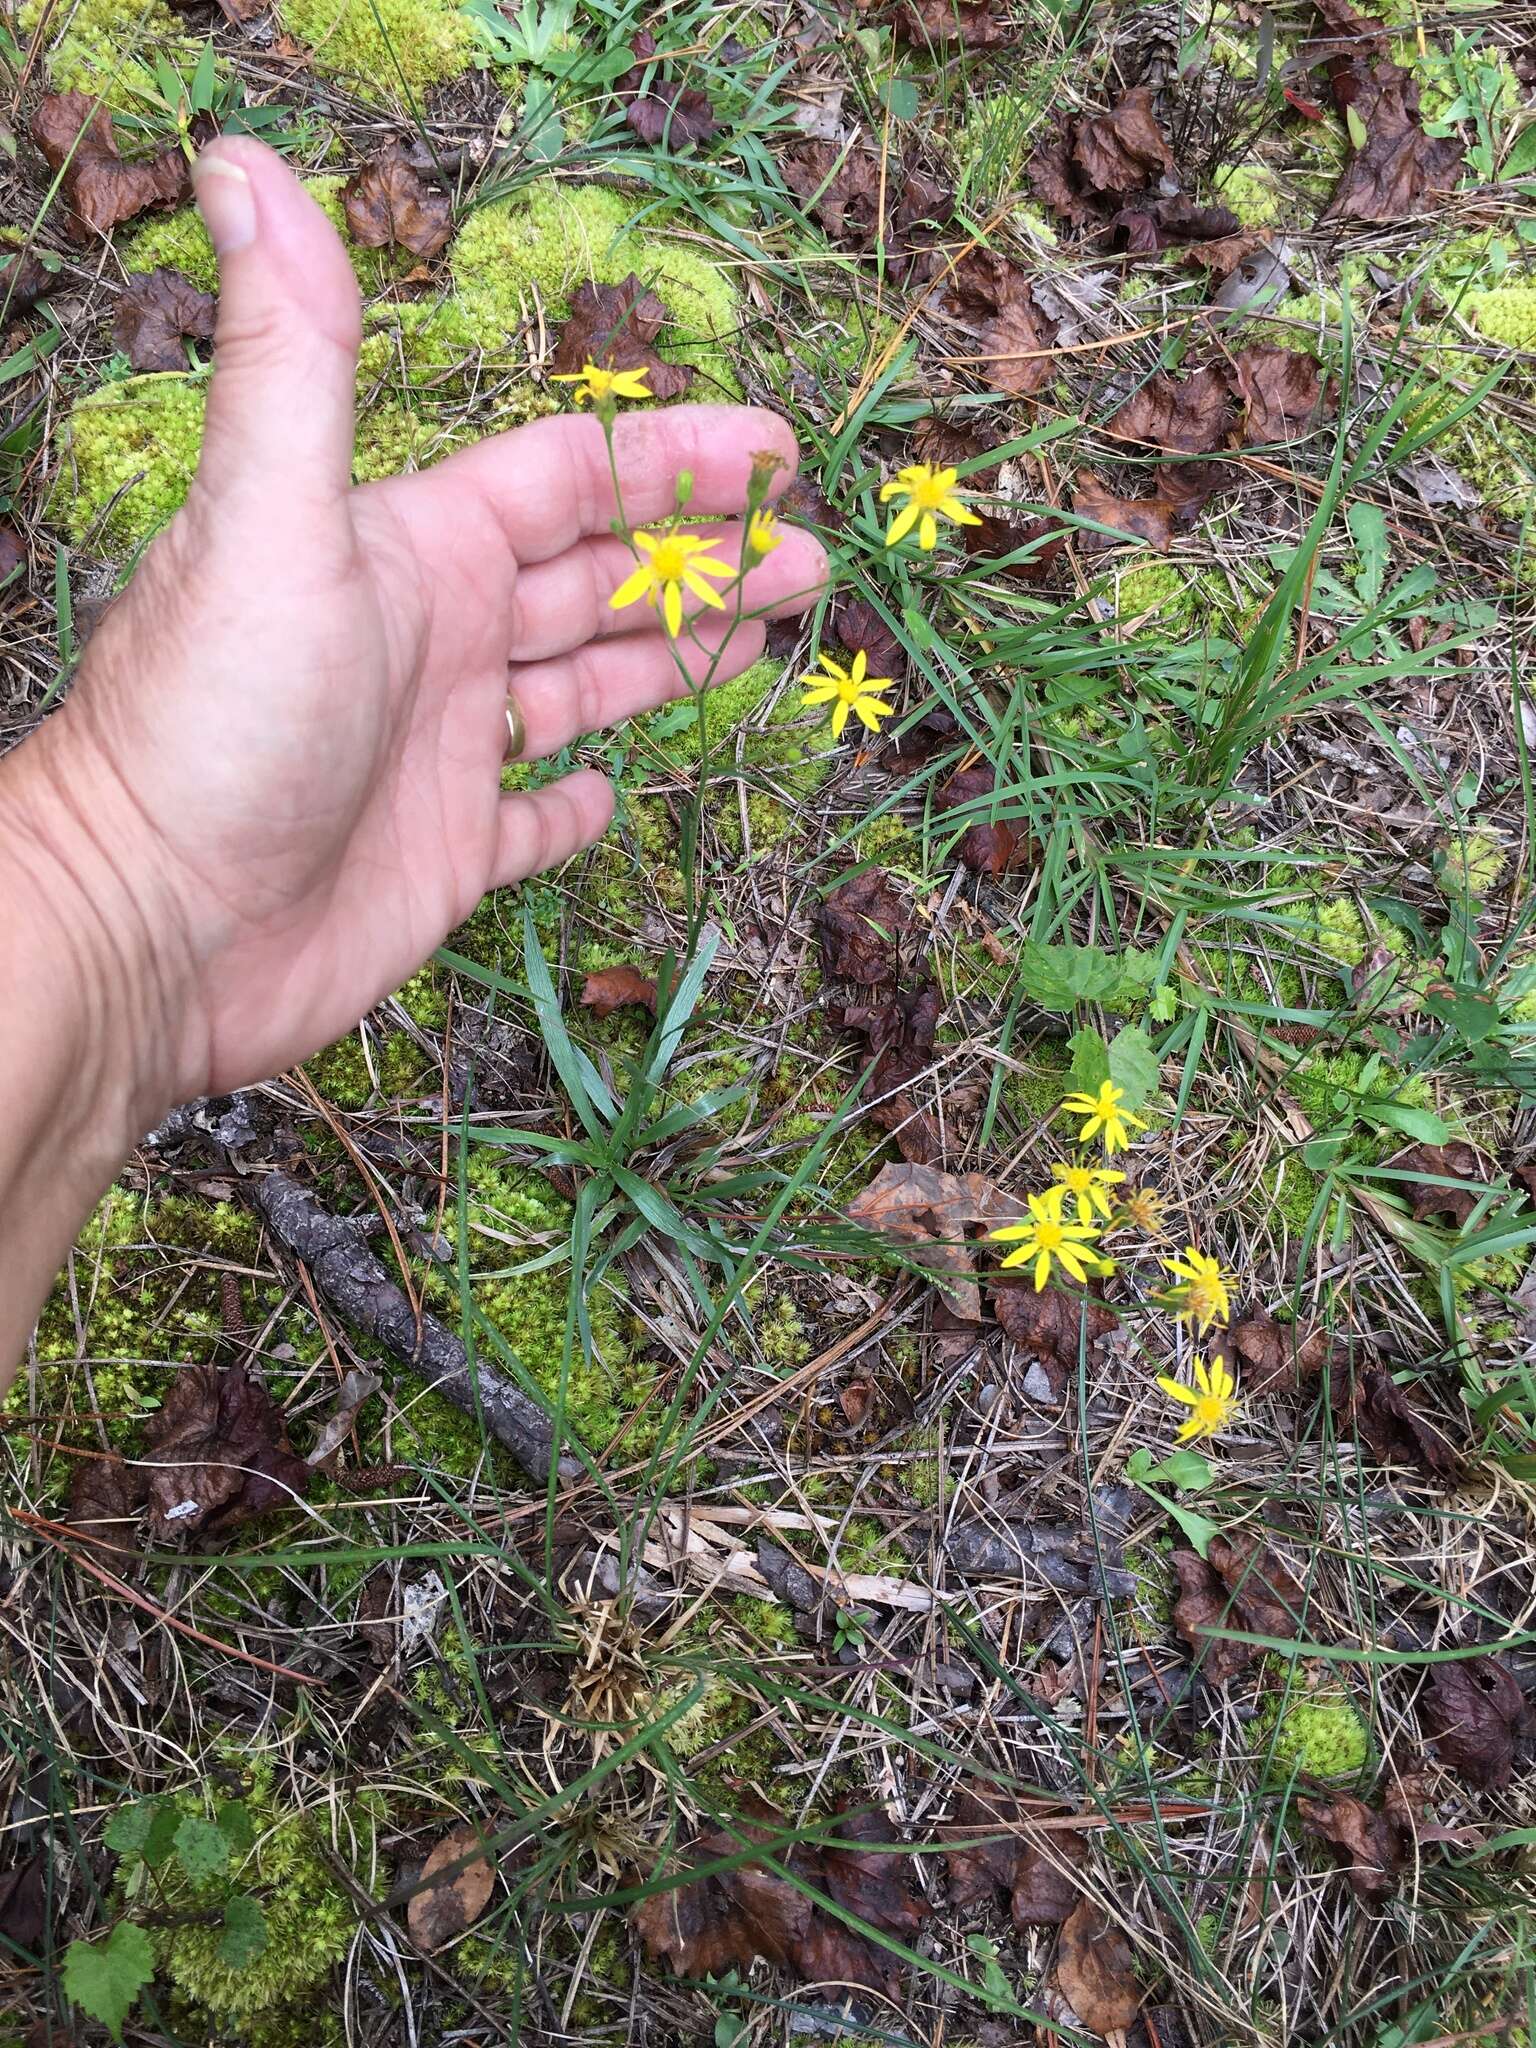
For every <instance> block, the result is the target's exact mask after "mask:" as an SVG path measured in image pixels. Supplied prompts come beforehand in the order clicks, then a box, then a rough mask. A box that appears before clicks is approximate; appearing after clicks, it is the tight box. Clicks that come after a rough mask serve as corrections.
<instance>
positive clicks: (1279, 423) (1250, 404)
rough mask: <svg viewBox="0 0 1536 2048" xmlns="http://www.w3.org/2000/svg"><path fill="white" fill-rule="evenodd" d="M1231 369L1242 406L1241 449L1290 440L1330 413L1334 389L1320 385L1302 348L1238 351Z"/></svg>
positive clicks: (1312, 364)
mask: <svg viewBox="0 0 1536 2048" xmlns="http://www.w3.org/2000/svg"><path fill="white" fill-rule="evenodd" d="M1232 370H1233V374H1234V377H1235V380H1236V385H1237V396H1238V399H1239V401H1240V403H1241V405H1242V407H1243V411H1242V417H1241V420H1240V423H1239V426H1238V434H1237V438H1238V440H1239V441H1240V442H1241V443H1242V445H1243V446H1244V447H1245V448H1252V447H1255V446H1258V445H1261V444H1264V443H1268V442H1274V441H1294V440H1296V439H1297V437H1298V436H1299V435H1302V434H1305V433H1309V432H1310V431H1311V429H1312V428H1313V427H1314V426H1316V425H1317V422H1318V421H1319V419H1321V418H1322V417H1323V415H1324V414H1325V413H1327V412H1330V411H1331V410H1332V409H1333V400H1334V395H1335V387H1334V385H1333V384H1332V383H1331V382H1330V383H1326V384H1325V383H1324V381H1323V378H1322V376H1321V375H1320V374H1319V371H1318V367H1317V364H1316V362H1315V361H1314V360H1313V358H1312V357H1311V356H1309V355H1307V354H1305V353H1304V352H1303V351H1302V350H1301V349H1295V348H1266V347H1262V346H1254V347H1251V348H1245V349H1240V350H1239V351H1238V353H1237V354H1236V355H1235V356H1234V357H1233V358H1232Z"/></svg>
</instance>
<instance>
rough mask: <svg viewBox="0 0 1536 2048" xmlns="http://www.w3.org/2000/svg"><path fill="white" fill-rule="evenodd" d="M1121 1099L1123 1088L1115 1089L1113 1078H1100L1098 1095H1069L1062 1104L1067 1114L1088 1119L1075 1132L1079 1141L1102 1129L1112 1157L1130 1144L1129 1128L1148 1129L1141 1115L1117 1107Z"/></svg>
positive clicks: (1086, 1139)
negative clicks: (1134, 1114) (1133, 1114)
mask: <svg viewBox="0 0 1536 2048" xmlns="http://www.w3.org/2000/svg"><path fill="white" fill-rule="evenodd" d="M1124 1099H1125V1090H1124V1089H1123V1088H1117V1087H1116V1086H1115V1084H1114V1082H1113V1081H1101V1082H1100V1083H1099V1092H1098V1094H1097V1095H1084V1094H1077V1095H1069V1096H1068V1097H1067V1099H1066V1101H1065V1102H1063V1103H1062V1105H1061V1106H1062V1108H1063V1109H1064V1110H1065V1111H1066V1112H1067V1114H1068V1116H1080V1117H1084V1118H1086V1119H1087V1121H1086V1122H1085V1123H1084V1125H1083V1127H1082V1129H1081V1130H1080V1131H1079V1132H1078V1134H1077V1136H1078V1142H1079V1143H1080V1144H1083V1145H1086V1144H1087V1143H1088V1141H1089V1139H1090V1138H1092V1137H1093V1136H1094V1134H1095V1132H1097V1131H1101V1130H1102V1131H1103V1133H1104V1150H1105V1151H1106V1152H1108V1153H1109V1154H1110V1155H1111V1156H1113V1155H1114V1154H1115V1153H1116V1152H1124V1151H1125V1150H1126V1148H1127V1146H1128V1145H1129V1144H1130V1142H1131V1140H1130V1130H1138V1131H1144V1130H1145V1129H1146V1128H1147V1125H1146V1119H1145V1118H1144V1117H1139V1116H1132V1115H1131V1112H1130V1111H1129V1110H1128V1109H1122V1108H1121V1107H1120V1104H1121V1102H1122V1101H1123V1100H1124ZM1128 1126H1129V1129H1128V1128H1127V1127H1128Z"/></svg>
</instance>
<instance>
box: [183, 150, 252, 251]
mask: <svg viewBox="0 0 1536 2048" xmlns="http://www.w3.org/2000/svg"><path fill="white" fill-rule="evenodd" d="M192 189H193V191H194V192H195V193H196V194H197V204H198V208H199V210H200V212H201V213H202V216H203V221H204V224H205V225H206V227H207V229H208V239H209V240H210V241H211V242H212V243H213V247H214V253H215V255H218V256H232V255H233V254H234V253H235V251H236V250H237V249H243V248H245V247H246V246H247V244H248V243H250V242H253V241H254V240H255V239H256V195H255V193H254V192H253V191H252V190H251V181H250V179H249V178H248V177H247V176H246V175H245V172H244V171H243V170H241V168H240V166H239V165H238V164H235V163H231V162H230V161H229V159H228V158H227V157H222V156H200V157H199V158H198V159H197V161H196V163H194V164H193V166H192Z"/></svg>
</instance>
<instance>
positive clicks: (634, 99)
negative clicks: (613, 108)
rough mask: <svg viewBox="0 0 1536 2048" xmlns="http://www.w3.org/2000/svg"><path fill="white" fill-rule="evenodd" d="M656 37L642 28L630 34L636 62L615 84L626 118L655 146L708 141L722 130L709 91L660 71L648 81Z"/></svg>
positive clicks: (676, 146) (680, 147) (675, 147)
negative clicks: (665, 75) (661, 73)
mask: <svg viewBox="0 0 1536 2048" xmlns="http://www.w3.org/2000/svg"><path fill="white" fill-rule="evenodd" d="M656 47H657V46H656V38H655V37H654V36H653V35H652V34H651V32H650V30H649V29H641V30H640V31H639V33H638V34H636V35H634V36H632V37H631V38H630V44H629V50H630V55H631V56H632V57H633V58H634V60H635V64H634V69H633V70H632V71H626V72H625V73H624V74H623V76H622V77H621V78H619V79H618V80H617V82H616V83H615V85H614V88H613V91H614V97H615V98H616V99H617V100H618V101H619V103H620V105H621V106H622V107H623V108H624V118H625V120H626V121H627V122H628V123H629V125H630V127H631V128H632V129H633V130H634V131H635V133H636V134H637V135H638V136H639V138H640V140H641V141H642V142H645V143H649V144H651V145H652V146H653V147H654V145H655V144H656V143H658V142H665V143H666V145H667V147H668V148H669V149H671V150H674V151H680V150H684V149H687V148H688V147H689V146H690V145H691V144H694V143H701V142H709V141H711V140H712V139H713V137H714V136H716V135H717V134H718V133H719V132H720V124H719V122H718V121H717V120H716V119H715V110H714V107H713V106H712V105H711V104H710V99H709V95H708V94H707V93H704V92H700V91H699V90H698V89H697V88H696V87H692V86H686V87H685V86H684V85H683V83H682V81H681V80H680V79H669V78H663V77H661V75H660V73H659V72H658V73H657V74H656V75H655V76H653V78H652V79H651V82H650V84H649V85H647V84H646V82H645V74H646V69H647V67H648V66H649V64H650V63H651V61H652V59H653V58H654V57H655V55H656Z"/></svg>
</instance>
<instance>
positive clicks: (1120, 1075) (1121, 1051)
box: [1109, 1024, 1157, 1113]
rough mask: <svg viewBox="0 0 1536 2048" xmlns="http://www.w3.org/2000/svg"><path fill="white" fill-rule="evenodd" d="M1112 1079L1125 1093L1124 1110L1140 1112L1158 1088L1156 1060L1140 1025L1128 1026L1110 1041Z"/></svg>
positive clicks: (1149, 1040) (1149, 1041)
mask: <svg viewBox="0 0 1536 2048" xmlns="http://www.w3.org/2000/svg"><path fill="white" fill-rule="evenodd" d="M1109 1078H1110V1080H1111V1081H1113V1082H1114V1084H1115V1086H1116V1087H1117V1088H1119V1089H1122V1090H1123V1091H1124V1094H1125V1100H1124V1101H1123V1102H1122V1103H1121V1104H1120V1107H1121V1108H1122V1109H1128V1110H1131V1111H1132V1112H1133V1113H1134V1112H1135V1111H1136V1110H1138V1109H1140V1108H1141V1106H1142V1104H1143V1103H1144V1102H1145V1101H1146V1100H1147V1097H1148V1096H1149V1095H1150V1094H1151V1093H1152V1091H1153V1089H1154V1088H1156V1086H1157V1058H1156V1055H1155V1054H1154V1053H1153V1051H1152V1041H1151V1039H1150V1038H1148V1036H1147V1034H1146V1032H1145V1031H1143V1029H1142V1028H1141V1026H1140V1025H1139V1024H1127V1025H1125V1026H1124V1027H1123V1028H1122V1029H1121V1030H1119V1031H1117V1032H1116V1033H1115V1035H1114V1037H1113V1038H1112V1039H1111V1040H1110V1041H1109Z"/></svg>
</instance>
